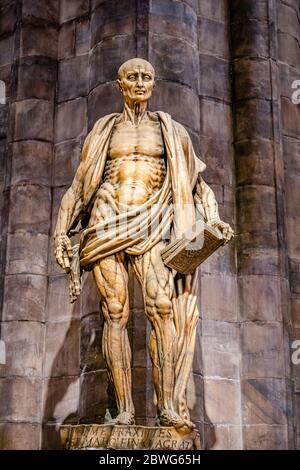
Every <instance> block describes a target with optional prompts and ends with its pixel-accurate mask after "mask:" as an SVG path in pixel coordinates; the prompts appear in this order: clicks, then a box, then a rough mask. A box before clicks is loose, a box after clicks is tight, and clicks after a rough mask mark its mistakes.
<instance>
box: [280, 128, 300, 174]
mask: <svg viewBox="0 0 300 470" xmlns="http://www.w3.org/2000/svg"><path fill="white" fill-rule="evenodd" d="M282 144H283V153H284V166H285V169H286V173H287V174H292V175H294V176H300V161H299V158H298V155H300V142H299V141H298V140H297V139H296V138H293V137H288V136H283V139H282Z"/></svg>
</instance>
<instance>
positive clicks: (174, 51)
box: [149, 33, 199, 91]
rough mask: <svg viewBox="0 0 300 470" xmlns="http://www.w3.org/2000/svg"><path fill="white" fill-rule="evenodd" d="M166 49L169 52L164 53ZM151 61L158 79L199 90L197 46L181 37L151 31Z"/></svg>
mask: <svg viewBox="0 0 300 470" xmlns="http://www.w3.org/2000/svg"><path fill="white" fill-rule="evenodd" d="M166 50H167V51H168V54H165V53H164V51H166ZM149 61H150V63H151V64H152V65H153V67H154V69H155V73H156V77H157V79H162V80H170V81H173V82H179V83H183V84H184V85H188V86H190V87H191V88H193V89H194V90H196V91H198V88H199V83H198V82H199V78H198V77H199V60H198V53H197V49H196V48H195V46H191V45H190V44H188V43H187V42H186V41H184V40H182V39H179V38H175V37H170V36H161V35H159V34H151V33H150V38H149Z"/></svg>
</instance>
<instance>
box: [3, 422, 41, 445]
mask: <svg viewBox="0 0 300 470" xmlns="http://www.w3.org/2000/svg"><path fill="white" fill-rule="evenodd" d="M40 432H41V431H40V425H39V424H30V423H0V449H2V450H38V449H39V445H40Z"/></svg>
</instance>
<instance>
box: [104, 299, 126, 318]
mask: <svg viewBox="0 0 300 470" xmlns="http://www.w3.org/2000/svg"><path fill="white" fill-rule="evenodd" d="M107 310H108V314H109V317H110V319H111V320H112V321H120V320H122V319H123V317H124V306H123V305H122V304H121V302H119V300H117V299H110V300H108V302H107Z"/></svg>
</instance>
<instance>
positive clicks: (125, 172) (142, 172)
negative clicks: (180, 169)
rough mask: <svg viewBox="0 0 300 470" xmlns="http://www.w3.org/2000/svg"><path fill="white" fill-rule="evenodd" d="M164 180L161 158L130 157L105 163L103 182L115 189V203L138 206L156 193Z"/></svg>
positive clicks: (162, 160)
mask: <svg viewBox="0 0 300 470" xmlns="http://www.w3.org/2000/svg"><path fill="white" fill-rule="evenodd" d="M164 178H165V165H164V159H163V157H160V158H158V157H147V156H144V155H131V156H126V157H119V158H115V159H113V160H108V161H107V162H106V169H105V173H104V182H109V183H110V184H111V185H112V186H113V187H114V189H115V197H116V202H118V203H120V204H125V205H127V206H128V205H129V206H131V205H140V204H143V203H145V202H146V201H147V200H148V199H149V197H151V196H152V194H154V193H155V192H156V191H158V190H159V189H160V188H161V186H162V183H163V181H164Z"/></svg>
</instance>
